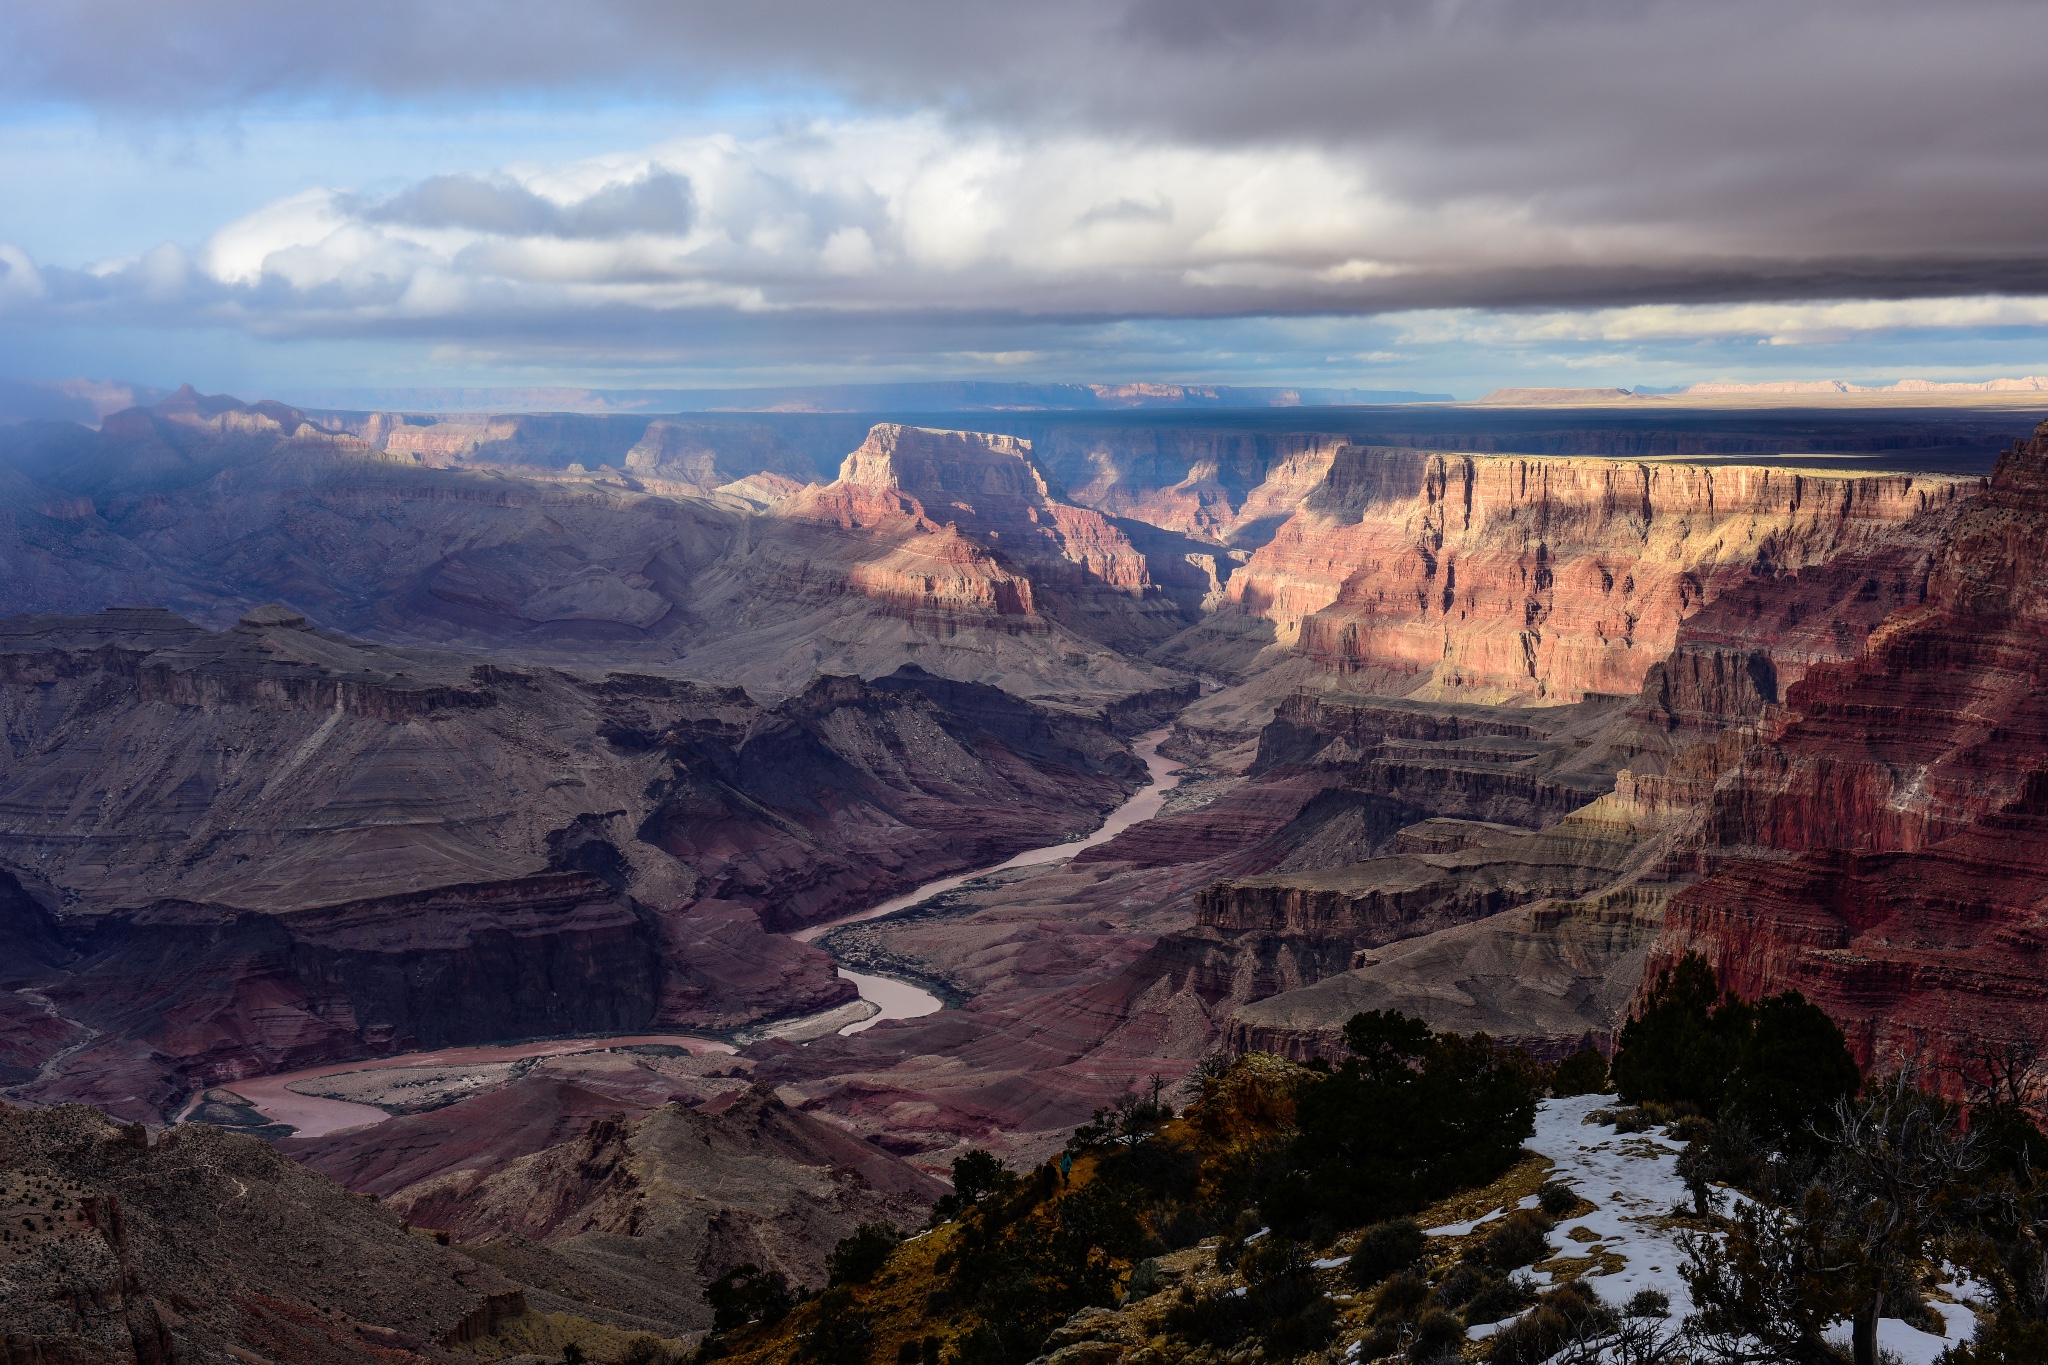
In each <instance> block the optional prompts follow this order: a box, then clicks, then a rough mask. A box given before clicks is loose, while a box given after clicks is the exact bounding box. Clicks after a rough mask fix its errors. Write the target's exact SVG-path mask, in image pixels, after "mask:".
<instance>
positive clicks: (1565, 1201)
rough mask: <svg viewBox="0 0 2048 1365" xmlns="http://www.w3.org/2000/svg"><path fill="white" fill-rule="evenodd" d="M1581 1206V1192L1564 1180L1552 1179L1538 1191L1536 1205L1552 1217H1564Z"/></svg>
mask: <svg viewBox="0 0 2048 1365" xmlns="http://www.w3.org/2000/svg"><path fill="white" fill-rule="evenodd" d="M1578 1206H1579V1192H1578V1191H1577V1190H1575V1189H1573V1188H1572V1187H1571V1186H1569V1185H1567V1184H1565V1183H1564V1182H1563V1181H1562V1180H1552V1181H1549V1182H1548V1183H1546V1184H1545V1185H1544V1186H1543V1188H1542V1189H1540V1190H1538V1191H1536V1207H1537V1208H1539V1209H1542V1210H1543V1212H1544V1214H1545V1215H1546V1216H1548V1217H1551V1218H1563V1217H1565V1216H1566V1215H1567V1214H1569V1213H1570V1212H1571V1211H1572V1210H1573V1209H1575V1208H1577V1207H1578Z"/></svg>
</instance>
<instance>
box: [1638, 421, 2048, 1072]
mask: <svg viewBox="0 0 2048 1365" xmlns="http://www.w3.org/2000/svg"><path fill="white" fill-rule="evenodd" d="M2044 536H2048V426H2044V427H2043V428H2042V429H2041V430H2040V431H2038V432H2037V433H2036V434H2035V436H2034V439H2032V440H2031V441H2027V442H2023V443H2021V444H2019V445H2018V446H2016V447H2015V448H2014V449H2013V450H2011V451H2010V452H2008V453H2007V454H2006V455H2005V456H2004V457H2002V458H2001V459H2000V461H1999V464H1998V469H1997V471H1996V473H1995V474H1994V476H1993V477H1992V479H1991V480H1990V483H1989V486H1988V488H1987V489H1986V490H1985V491H1984V492H1983V493H1982V494H1981V495H1980V496H1979V497H1978V498H1977V499H1976V500H1975V502H1974V503H1973V504H1972V505H1971V506H1970V507H1969V508H1968V509H1966V510H1965V511H1964V513H1963V515H1962V516H1961V517H1960V518H1959V519H1958V521H1957V523H1956V525H1955V528H1954V530H1953V532H1952V534H1951V535H1950V537H1949V538H1948V540H1947V541H1946V542H1945V544H1944V545H1943V546H1942V549H1941V552H1940V555H1939V557H1938V560H1937V563H1936V566H1935V569H1934V572H1933V574H1932V576H1931V580H1930V584H1929V589H1928V593H1927V598H1926V601H1925V602H1924V603H1923V604H1919V605H1915V606H1912V607H1909V608H1908V609H1907V610H1904V611H1901V612H1899V613H1898V614H1897V615H1895V616H1894V617H1893V618H1892V619H1890V620H1889V621H1887V622H1886V623H1885V624H1884V625H1883V626H1882V627H1880V628H1879V629H1878V630H1877V631H1876V632H1875V633H1873V634H1872V636H1871V637H1870V639H1869V641H1868V642H1867V644H1866V646H1865V648H1864V649H1863V650H1862V652H1861V653H1860V654H1858V655H1857V656H1856V657H1854V658H1853V659H1850V660H1848V661H1845V662H1842V663H1838V664H1833V665H1828V666H1823V667H1817V668H1815V669H1813V670H1812V671H1811V672H1809V673H1808V674H1807V676H1806V677H1805V678H1804V679H1803V680H1802V681H1801V682H1800V683H1799V684H1798V685H1796V686H1794V687H1792V688H1791V689H1789V691H1788V695H1787V698H1786V704H1785V708H1784V712H1783V714H1782V716H1780V717H1779V718H1778V723H1777V724H1776V725H1774V726H1773V727H1771V729H1770V730H1769V731H1768V732H1767V733H1766V735H1765V737H1764V738H1763V740H1762V742H1761V743H1759V744H1758V745H1756V746H1755V747H1754V748H1752V749H1751V750H1749V751H1748V752H1747V753H1745V754H1744V755H1743V756H1742V758H1741V761H1740V762H1739V764H1736V765H1734V766H1733V767H1732V769H1731V771H1729V772H1728V773H1727V775H1726V776H1725V777H1724V778H1723V779H1722V781H1721V782H1720V783H1719V785H1718V787H1717V788H1716V790H1715V792H1714V795H1713V798H1712V800H1711V802H1710V803H1709V804H1708V806H1707V810H1706V813H1705V816H1704V818H1703V820H1702V822H1701V827H1700V830H1699V833H1698V836H1697V838H1696V839H1694V840H1693V841H1692V842H1691V843H1690V844H1689V845H1688V847H1687V848H1686V849H1685V850H1684V851H1685V854H1686V855H1687V856H1688V857H1689V858H1690V859H1691V860H1692V861H1693V862H1694V864H1695V865H1696V866H1697V868H1698V869H1699V870H1700V871H1702V872H1704V873H1706V874H1707V875H1706V876H1705V877H1704V878H1703V880H1701V881H1700V882H1699V883H1698V884H1697V885H1695V886H1693V887H1691V888H1690V889H1688V890H1686V891H1685V892H1683V893H1682V894H1680V895H1679V896H1677V897H1676V898H1675V899H1674V900H1673V901H1672V904H1671V909H1670V913H1669V916H1668V918H1667V919H1666V921H1665V926H1664V933H1663V937H1662V938H1661V939H1660V941H1659V944H1658V951H1657V953H1656V955H1655V956H1654V958H1653V960H1652V963H1651V966H1652V968H1653V970H1654V969H1655V968H1657V967H1660V966H1663V965H1668V964H1669V963H1670V962H1671V961H1673V960H1674V959H1675V958H1676V957H1677V956H1678V955H1679V954H1681V953H1683V952H1686V951H1699V952H1702V953H1704V954H1705V955H1706V956H1707V957H1708V958H1709V960H1710V961H1712V962H1713V963H1714V964H1715V966H1716V967H1717V969H1718V970H1719V972H1720V974H1721V977H1722V979H1723V981H1724V983H1725V984H1727V985H1728V986H1729V987H1731V988H1732V989H1736V990H1740V991H1743V992H1745V993H1754V994H1761V993H1765V992H1772V991H1778V990H1784V989H1798V990H1800V991H1802V992H1804V993H1805V994H1806V995H1807V996H1808V997H1809V998H1811V999H1813V1000H1815V1001H1816V1002H1817V1003H1819V1004H1821V1005H1822V1006H1823V1007H1824V1008H1826V1009H1827V1010H1828V1011H1829V1012H1830V1013H1831V1014H1832V1015H1833V1016H1834V1017H1835V1018H1836V1019H1837V1020H1838V1021H1839V1022H1840V1023H1841V1024H1842V1026H1843V1027H1844V1029H1845V1030H1847V1032H1848V1034H1849V1036H1850V1040H1851V1043H1852V1046H1853V1047H1854V1048H1855V1050H1856V1052H1857V1054H1858V1056H1859V1059H1860V1060H1862V1061H1864V1062H1865V1063H1866V1064H1871V1065H1876V1066H1879V1067H1891V1066H1896V1065H1900V1064H1905V1063H1914V1062H1917V1063H1918V1064H1920V1065H1922V1066H1925V1067H1928V1068H1930V1070H1931V1074H1933V1075H1935V1076H1936V1077H1938V1078H1941V1079H1943V1080H1945V1081H1946V1083H1947V1084H1949V1085H1951V1086H1952V1087H1956V1088H1958V1089H1960V1088H1961V1087H1963V1086H1964V1085H1965V1083H1966V1081H1967V1079H1969V1078H1970V1077H1972V1075H1973V1074H1974V1075H1975V1077H1976V1079H1979V1080H1982V1079H1985V1076H1984V1074H1983V1073H1984V1067H1985V1066H1986V1065H1987V1058H1991V1057H1993V1056H1994V1055H1997V1054H2002V1053H2004V1052H2005V1051H2006V1050H2007V1049H2009V1048H2011V1049H2016V1050H2017V1051H2016V1052H2015V1053H2014V1055H2016V1056H2018V1057H2020V1058H2021V1059H2022V1062H2023V1065H2022V1067H2021V1070H2022V1071H2023V1072H2026V1071H2027V1066H2026V1065H2025V1063H2026V1062H2027V1061H2028V1059H2038V1058H2039V1056H2041V1055H2042V1050H2043V1049H2044V1048H2048V1031H2044V1026H2043V1020H2044V1019H2048V1013H2044V1011H2043V1009H2042V1003H2043V1000H2044V992H2048V986H2044V978H2043V975H2042V963H2043V961H2044V959H2043V956H2042V954H2043V950H2044V947H2048V919H2044V917H2043V908H2042V905H2041V903H2040V897H2039V896H2038V894H2037V891H2036V888H2037V886H2038V883H2039V879H2040V875H2041V869H2042V867H2043V865H2044V860H2048V824H2044V823H2043V817H2044V816H2048V785H2044V777H2043V774H2044V773H2048V709H2044V705H2043V702H2042V692H2041V687H2040V680H2041V677H2042V675H2043V672H2044V668H2048V565H2044V563H2043V560H2042V546H2043V544H2044ZM2032 1065H2033V1067H2034V1069H2033V1070H2032V1071H2031V1072H2030V1073H2028V1074H2026V1075H2024V1076H2022V1078H2021V1079H2022V1080H2023V1081H2024V1083H2025V1085H2026V1086H2028V1087H2029V1088H2038V1087H2039V1086H2040V1085H2041V1084H2042V1083H2043V1081H2044V1079H2048V1077H2044V1076H2043V1074H2042V1072H2041V1071H2040V1070H2039V1064H2038V1061H2033V1062H2032Z"/></svg>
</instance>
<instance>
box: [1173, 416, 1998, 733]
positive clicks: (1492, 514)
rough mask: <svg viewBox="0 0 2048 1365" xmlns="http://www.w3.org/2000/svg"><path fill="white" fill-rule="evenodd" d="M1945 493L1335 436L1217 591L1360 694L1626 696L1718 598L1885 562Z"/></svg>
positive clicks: (1928, 523) (1945, 501) (1909, 479)
mask: <svg viewBox="0 0 2048 1365" xmlns="http://www.w3.org/2000/svg"><path fill="white" fill-rule="evenodd" d="M1962 488H1963V486H1962V485H1961V484H1960V483H1959V482H1958V481H1956V480H1954V479H1948V478H1938V477H1929V476H1924V475H1900V476H1895V477H1890V478H1836V477H1830V476H1828V475H1817V474H1814V473H1812V472H1810V471H1809V472H1802V471H1794V470H1773V469H1753V468H1743V467H1723V468H1702V467H1697V466H1684V465H1650V464H1628V463H1622V462H1619V461H1596V460H1538V459H1513V458H1505V457H1488V456H1445V455H1433V454H1428V453H1425V452H1419V451H1396V450H1384V449H1382V450H1373V449H1367V448H1362V447H1357V446H1345V447H1343V448H1342V449H1340V450H1339V451H1338V452H1337V455H1336V458H1335V460H1334V461H1333V462H1332V464H1331V466H1330V469H1329V472H1328V473H1327V475H1326V476H1325V477H1324V479H1323V481H1322V482H1321V483H1320V484H1319V485H1318V486H1317V488H1316V489H1315V490H1314V491H1313V492H1312V493H1310V494H1309V495H1308V497H1307V498H1306V499H1305V500H1304V501H1303V502H1302V504H1301V509H1300V510H1299V511H1298V512H1297V513H1295V515H1294V516H1293V517H1292V518H1291V519H1289V520H1288V522H1287V523H1285V524H1284V525H1283V526H1282V527H1281V528H1280V530H1279V531H1278V533H1277V534H1276V535H1275V536H1274V538H1273V541H1272V543H1271V544H1269V545H1267V546H1265V547H1264V548H1262V549H1261V550H1259V552H1258V553H1257V554H1255V555H1253V556H1252V558H1251V560H1250V562H1249V563H1247V564H1246V565H1245V566H1244V567H1243V568H1241V569H1239V570H1238V571H1237V572H1236V573H1235V574H1233V575H1232V577H1231V580H1230V586H1229V589H1228V591H1227V601H1228V603H1229V608H1230V610H1231V611H1233V612H1234V613H1239V614H1242V615H1244V616H1247V617H1250V618H1254V619H1256V620H1260V621H1263V622H1266V623H1269V624H1270V627H1271V635H1270V638H1271V640H1272V642H1273V643H1274V644H1275V645H1277V646H1279V647H1283V648H1285V647H1292V648H1294V649H1296V650H1298V651H1299V652H1300V653H1301V654H1303V655H1306V656H1307V657H1309V658H1310V659H1312V660H1315V661H1316V662H1317V663H1319V664H1322V665H1324V666H1325V667H1328V668H1331V669H1334V670H1337V671H1339V672H1342V673H1345V674H1350V675H1355V676H1356V677H1357V678H1358V680H1359V682H1360V683H1362V684H1364V685H1366V686H1367V687H1368V688H1369V689H1370V690H1373V691H1376V692H1383V693H1388V694H1394V695H1415V696H1435V697H1443V698H1462V699H1469V700H1473V701H1510V700H1515V699H1518V698H1526V699H1531V700H1552V701H1575V700H1578V699H1580V698H1583V697H1585V696H1588V695H1592V694H1608V695H1632V694H1634V693H1635V692H1636V691H1637V690H1638V689H1640V688H1641V686H1642V684H1643V680H1644V677H1645V676H1646V674H1647V673H1648V671H1649V669H1650V668H1651V667H1652V666H1653V665H1655V664H1658V663H1660V662H1662V661H1663V660H1664V659H1665V657H1666V656H1667V655H1669V654H1670V653H1671V651H1672V649H1673V647H1674V645H1675V644H1676V642H1677V637H1678V628H1679V623H1680V622H1681V621H1683V620H1685V619H1686V618H1687V617H1689V616H1691V615H1693V614H1694V613H1696V612H1697V611H1699V610H1700V609H1701V608H1702V607H1704V606H1706V605H1707V604H1709V603H1711V602H1713V601H1715V600H1716V599H1718V598H1719V597H1721V596H1722V594H1723V593H1725V592H1727V591H1730V590H1731V589H1738V588H1745V587H1749V586H1751V585H1752V584H1754V583H1755V582H1756V581H1757V580H1758V579H1759V578H1765V579H1768V578H1774V577H1776V576H1779V575H1782V574H1797V573H1799V572H1801V571H1802V570H1805V569H1808V568H1813V567H1817V566H1821V565H1825V564H1829V563H1832V562H1836V561H1838V560H1840V559H1841V558H1842V557H1843V556H1845V555H1863V556H1869V555H1872V554H1877V555H1879V556H1880V557H1881V558H1883V559H1884V561H1885V563H1886V564H1887V565H1888V566H1889V565H1890V564H1891V562H1892V559H1893V558H1894V557H1897V556H1898V555H1899V550H1900V548H1901V545H1900V542H1901V540H1902V539H1904V540H1907V541H1911V542H1914V543H1919V544H1931V540H1932V537H1933V535H1934V534H1937V533H1938V530H1939V527H1940V525H1941V524H1942V523H1943V522H1944V521H1945V520H1946V518H1947V517H1948V516H1949V515H1952V513H1953V508H1954V504H1955V500H1956V498H1957V497H1958V496H1959V495H1960V493H1961V492H1962ZM1901 568H1902V569H1903V566H1901ZM1866 576H1869V575H1866ZM1886 577H1887V578H1888V579H1890V580H1892V581H1888V582H1886V583H1885V584H1884V588H1883V591H1884V593H1885V594H1886V596H1887V597H1888V598H1890V599H1891V600H1890V601H1889V603H1888V605H1897V600H1896V597H1895V596H1893V595H1892V583H1893V582H1894V581H1897V579H1898V577H1899V575H1898V574H1897V573H1893V574H1888V575H1886ZM1211 629H1212V630H1213V629H1216V627H1211ZM1250 638H1254V639H1255V638H1257V637H1256V636H1253V637H1250Z"/></svg>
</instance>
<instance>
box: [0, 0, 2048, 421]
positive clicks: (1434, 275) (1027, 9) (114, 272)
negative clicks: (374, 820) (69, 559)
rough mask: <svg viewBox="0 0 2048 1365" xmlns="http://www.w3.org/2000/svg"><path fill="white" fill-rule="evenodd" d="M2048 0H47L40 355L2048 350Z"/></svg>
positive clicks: (5, 4) (60, 374)
mask: <svg viewBox="0 0 2048 1365" xmlns="http://www.w3.org/2000/svg"><path fill="white" fill-rule="evenodd" d="M2043 52H2048V6H2043V5H2040V4H2038V3H2034V2H2033V0H2026V2H2025V3H1989V2H1987V0H1945V2H1944V3H1943V4H1940V5H1930V4H1926V3H1924V0H1916V2H1915V3H1898V2H1895V0H1773V3H1769V4H1764V3H1754V2H1753V0H1724V3H1719V4H1715V5H1700V4H1698V3H1696V2H1695V3H1646V2H1642V0H1636V2H1627V0H1544V3H1540V4H1538V3H1529V2H1528V0H1286V2H1285V3H1277V2H1276V3H1252V2H1250V0H1087V2H1086V3H1081V0H1034V3H1033V4H1030V5H1019V4H1016V3H1014V0H1010V2H1009V3H1003V4H985V3H975V2H973V0H947V3H934V2H933V0H867V2H866V3H863V4H859V5H848V4H845V3H843V0H841V2H840V3H824V0H783V2H782V3H775V2H774V0H758V2H757V3H754V4H750V5H733V4H730V3H718V4H711V3H699V2H698V0H582V2H581V3H579V4H577V5H574V6H564V5H560V4H558V3H553V2H552V0H550V2H549V3H540V0H493V3H482V0H352V3H351V4H349V5H335V4H333V3H331V0H321V3H303V2H302V0H264V3H255V0H184V2H183V3H180V4H177V5H164V4H162V3H160V0H156V2H153V3H148V4H144V3H140V0H66V3H64V4H61V5H52V4H47V3H38V2H36V0H0V377H6V378H15V379H56V378H65V377H71V376H78V375H87V376H92V377H98V378H115V377H118V378H124V379H129V380H133V381H137V382H142V383H148V384H158V385H166V386H168V385H172V384H176V383H181V382H186V381H190V382H193V383H196V384H198V385H199V386H200V387H201V388H204V389H208V390H230V391H235V392H239V393H242V394H243V395H244V396H256V395H257V394H259V393H260V394H263V395H268V396H279V397H286V398H289V397H291V396H292V394H293V393H294V392H310V391H316V390H317V391H322V392H331V391H333V390H336V389H345V388H348V387H351V386H363V387H384V388H388V387H394V386H399V387H402V386H407V385H421V386H427V385H490V384H499V385H533V384H565V385H587V386H596V387H607V386H609V387H632V388H648V387H710V386H718V387H726V386H734V385H748V384H775V385H783V384H801V383H844V382H860V381H864V380H871V381H902V380H916V379H957V378H972V379H997V380H1000V379H1016V380H1024V381H1032V382H1043V381H1058V382H1125V381H1131V380H1158V381H1184V382H1215V383H1237V384H1313V385H1328V386H1344V387H1358V388H1386V389H1425V390H1431V391H1448V392H1454V393H1457V394H1458V395H1459V396H1461V397H1472V396H1477V394H1479V393H1481V392H1484V391H1485V390H1486V389H1489V388H1492V387H1495V386H1498V385H1568V386H1603V385H1621V386H1652V387H1670V386H1675V385H1682V384H1687V383H1691V382H1696V381H1703V380H1734V381H1744V380H1772V379H1817V378H1846V379H1850V380H1855V381H1862V382H1882V381H1885V380H1889V379H1896V378H1902V377H1924V378H1933V379H1965V380H1970V379H1986V378H1994V377H2000V376H2019V375H2028V374H2041V373H2048V226H2044V225H2048V100H2043V99H2041V98H2040V97H2039V95H2038V93H2035V92H2037V91H2038V88H2039V83H2040V70H2041V59H2040V54H2041V53H2043Z"/></svg>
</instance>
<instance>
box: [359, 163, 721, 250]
mask: <svg viewBox="0 0 2048 1365" xmlns="http://www.w3.org/2000/svg"><path fill="white" fill-rule="evenodd" d="M355 211H356V213H357V214H358V215H359V216H361V217H362V218H364V219H365V220H366V221H369V222H373V223H396V224H401V225H404V226H408V227H422V228H458V229H467V230H470V231H473V232H479V233H489V234H493V235H498V236H507V237H589V238H600V239H603V238H617V237H626V236H632V235H634V234H636V233H657V234H667V235H676V234H681V233H686V232H688V231H689V230H690V217H691V199H690V182H689V181H688V180H686V179H684V178H683V177H682V176H680V175H677V174H675V173H674V172H672V171H668V170H664V169H662V168H660V167H653V166H650V167H648V168H647V169H646V170H645V171H644V172H642V173H641V175H640V176H639V178H637V179H634V180H629V181H624V182H619V183H614V184H609V185H606V186H605V187H604V188H602V189H600V190H598V191H596V192H595V193H593V194H590V195H588V196H586V197H585V198H583V199H580V200H576V201H574V202H571V203H566V204H563V203H557V202H556V201H555V200H553V199H550V198H547V197H546V196H544V195H540V194H536V193H534V192H533V191H532V190H530V189H528V188H527V187H526V186H524V185H522V184H520V183H518V182H517V181H515V180H511V179H508V178H506V177H503V176H482V175H437V176H432V177H430V178H428V179H426V180H423V181H421V182H420V183H419V184H417V185H413V186H411V187H410V188H408V189H407V190H405V191H404V192H402V193H400V194H395V195H392V196H391V197H390V198H388V199H384V200H381V201H376V202H372V203H368V204H363V205H359V206H355Z"/></svg>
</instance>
